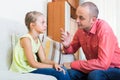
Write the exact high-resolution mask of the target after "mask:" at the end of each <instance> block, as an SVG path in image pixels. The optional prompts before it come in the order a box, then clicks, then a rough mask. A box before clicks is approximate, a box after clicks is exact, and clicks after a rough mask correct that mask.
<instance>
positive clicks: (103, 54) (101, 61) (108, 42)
mask: <svg viewBox="0 0 120 80" xmlns="http://www.w3.org/2000/svg"><path fill="white" fill-rule="evenodd" d="M115 46H116V37H115V36H114V34H113V32H112V30H111V29H108V30H106V31H103V32H101V34H100V36H99V45H98V58H96V59H91V60H84V61H81V60H78V61H74V62H72V63H71V68H73V69H76V70H80V71H82V72H84V73H89V72H90V71H92V70H106V69H108V68H109V66H110V64H111V61H112V56H113V54H114V50H115Z"/></svg>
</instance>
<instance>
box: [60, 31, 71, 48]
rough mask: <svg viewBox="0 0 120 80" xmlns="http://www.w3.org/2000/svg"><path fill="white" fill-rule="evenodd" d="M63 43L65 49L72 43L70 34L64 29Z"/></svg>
mask: <svg viewBox="0 0 120 80" xmlns="http://www.w3.org/2000/svg"><path fill="white" fill-rule="evenodd" d="M61 41H62V44H63V46H64V47H65V48H67V47H69V45H70V42H71V39H70V33H68V32H65V31H64V30H63V29H61Z"/></svg>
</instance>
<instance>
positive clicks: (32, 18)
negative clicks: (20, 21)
mask: <svg viewBox="0 0 120 80" xmlns="http://www.w3.org/2000/svg"><path fill="white" fill-rule="evenodd" d="M41 15H43V14H42V13H41V12H37V11H30V12H28V13H27V14H26V16H25V25H26V26H27V28H28V30H30V23H35V22H36V21H37V18H38V17H39V16H41Z"/></svg>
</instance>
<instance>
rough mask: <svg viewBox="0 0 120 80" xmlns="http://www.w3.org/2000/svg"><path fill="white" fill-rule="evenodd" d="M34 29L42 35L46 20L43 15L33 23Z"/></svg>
mask: <svg viewBox="0 0 120 80" xmlns="http://www.w3.org/2000/svg"><path fill="white" fill-rule="evenodd" d="M34 29H35V30H36V32H38V33H44V32H45V31H46V29H47V24H46V19H45V17H44V16H43V15H41V16H39V17H38V18H37V21H36V23H35V26H34Z"/></svg>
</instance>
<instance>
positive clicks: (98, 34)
mask: <svg viewBox="0 0 120 80" xmlns="http://www.w3.org/2000/svg"><path fill="white" fill-rule="evenodd" d="M98 13H99V10H98V8H97V6H96V5H95V4H94V3H92V2H85V3H83V4H81V5H80V6H79V7H78V8H77V10H76V15H77V19H76V22H77V24H78V27H79V28H78V30H77V32H76V33H75V35H74V38H73V40H72V42H70V34H69V33H68V32H67V33H66V32H64V30H61V34H62V35H61V40H62V44H63V47H64V51H65V52H66V53H75V52H76V51H77V50H78V49H79V48H80V47H82V49H83V52H84V54H85V56H86V59H87V60H77V61H74V62H72V63H70V67H71V69H69V70H68V71H69V74H70V76H71V80H120V77H119V76H120V48H119V47H118V42H117V39H116V37H115V35H114V33H113V31H112V29H111V27H110V26H109V24H108V23H107V22H105V21H104V20H101V19H98V18H97V17H98Z"/></svg>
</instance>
